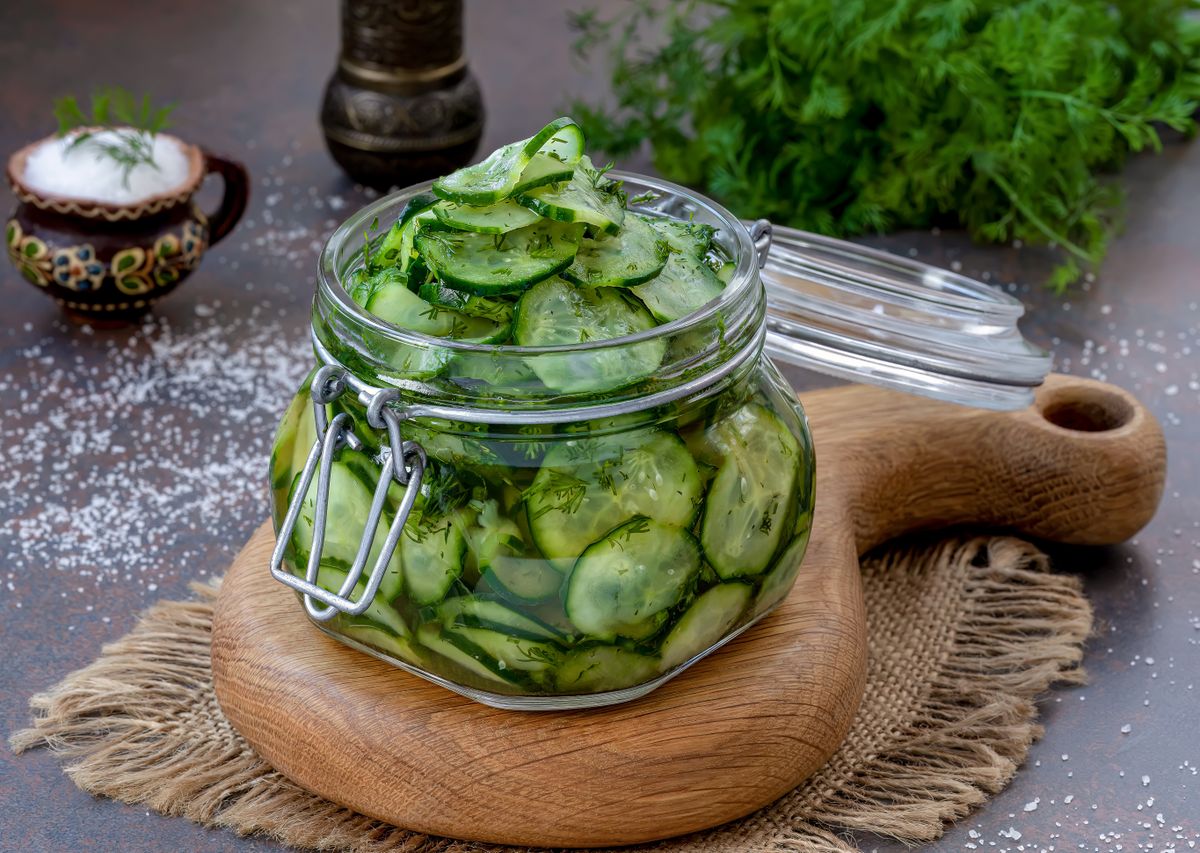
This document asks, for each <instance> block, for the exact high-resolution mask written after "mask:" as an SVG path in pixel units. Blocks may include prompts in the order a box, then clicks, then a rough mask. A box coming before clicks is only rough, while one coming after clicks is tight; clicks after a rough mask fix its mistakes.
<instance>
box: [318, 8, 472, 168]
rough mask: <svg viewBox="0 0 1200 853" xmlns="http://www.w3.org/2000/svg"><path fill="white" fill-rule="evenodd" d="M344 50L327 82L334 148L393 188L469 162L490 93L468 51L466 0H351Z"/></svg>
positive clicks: (327, 119) (348, 164)
mask: <svg viewBox="0 0 1200 853" xmlns="http://www.w3.org/2000/svg"><path fill="white" fill-rule="evenodd" d="M341 7H342V47H341V54H340V55H339V57H338V66H337V70H336V71H334V73H333V76H332V77H331V78H330V79H329V84H328V85H327V86H326V87H325V101H324V103H323V104H322V106H321V127H322V128H323V129H324V131H325V142H326V143H327V144H328V146H329V153H330V154H332V155H333V159H334V160H336V161H337V162H338V165H340V166H341V167H342V168H343V169H345V170H346V172H347V173H348V174H349V175H350V177H352V178H354V179H355V180H356V181H358V182H359V183H362V184H366V185H368V186H372V187H377V188H380V189H385V188H388V187H393V186H401V187H402V186H407V185H408V184H412V183H416V182H418V181H423V180H426V179H428V178H433V177H437V176H438V175H444V174H446V173H447V172H452V171H453V170H455V169H457V168H459V167H460V166H463V165H465V164H467V163H468V162H470V160H471V157H472V156H473V155H474V154H475V149H476V148H478V146H479V138H480V136H481V135H482V133H483V98H482V96H481V95H480V93H479V84H478V83H476V82H475V78H474V76H473V75H472V74H471V72H470V71H469V70H467V61H466V57H464V56H463V49H462V45H463V34H462V21H463V8H462V0H342V4H341Z"/></svg>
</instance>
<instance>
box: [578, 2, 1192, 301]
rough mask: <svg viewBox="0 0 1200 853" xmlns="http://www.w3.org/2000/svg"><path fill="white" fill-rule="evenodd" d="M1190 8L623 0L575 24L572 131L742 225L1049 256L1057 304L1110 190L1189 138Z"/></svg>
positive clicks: (1107, 228)
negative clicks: (1168, 139)
mask: <svg viewBox="0 0 1200 853" xmlns="http://www.w3.org/2000/svg"><path fill="white" fill-rule="evenodd" d="M1197 8H1200V2H1198V0H855V2H845V0H686V2H676V3H661V2H659V3H656V2H653V0H635V2H630V3H628V4H624V5H622V6H621V10H620V11H619V12H618V13H617V17H615V18H602V17H601V16H599V15H598V14H597V13H595V12H585V13H583V14H580V15H577V16H575V17H574V19H573V22H572V23H573V25H574V26H575V27H576V28H577V30H578V31H579V39H578V42H577V48H578V50H579V52H580V55H581V56H584V57H585V58H586V57H588V56H591V55H594V54H595V53H596V52H597V51H599V52H601V53H602V54H603V57H602V61H605V62H607V64H608V66H609V67H610V69H611V75H612V93H613V100H612V101H611V102H609V103H606V104H603V105H594V104H586V103H580V104H575V105H573V106H572V113H573V114H574V115H575V116H576V117H577V118H578V119H579V120H580V122H581V123H582V124H583V125H584V128H585V130H586V131H587V133H588V138H589V139H590V140H592V141H593V142H595V143H596V144H598V145H599V146H600V147H602V148H604V149H605V150H606V151H607V152H609V153H610V154H612V155H614V156H619V155H621V154H624V153H627V152H629V151H631V150H633V149H634V148H636V147H638V146H639V145H640V144H641V143H642V142H643V141H645V140H648V141H649V144H650V147H651V149H652V152H653V156H654V162H655V166H656V167H657V168H658V170H659V171H660V172H662V173H663V174H664V175H665V176H666V177H668V178H671V179H673V180H677V181H680V182H683V183H687V184H692V185H695V186H700V187H703V188H705V189H706V191H708V192H710V193H711V194H712V195H714V196H715V197H717V198H718V199H720V200H721V201H723V202H724V203H726V204H727V205H729V206H730V207H732V208H733V209H734V210H735V211H737V212H738V213H739V214H740V215H742V216H744V217H751V218H753V217H759V216H763V217H767V218H770V219H772V220H773V221H776V222H780V223H786V224H788V225H794V226H796V227H799V228H804V229H808V230H812V231H819V232H822V233H826V234H833V235H840V236H853V235H858V234H865V233H871V232H879V231H885V230H889V229H895V228H929V227H933V226H941V227H964V228H966V229H967V230H968V231H969V232H970V233H971V235H972V236H973V237H975V238H976V239H979V240H984V241H991V242H1006V241H1010V240H1015V239H1020V240H1022V241H1024V242H1026V243H1031V244H1037V243H1040V244H1051V245H1054V246H1057V247H1059V249H1060V250H1061V252H1062V258H1063V261H1064V262H1063V264H1062V265H1061V266H1060V267H1059V268H1058V269H1057V270H1056V271H1055V272H1054V274H1053V276H1052V278H1051V281H1050V285H1051V286H1052V287H1054V288H1055V289H1056V290H1058V291H1059V292H1062V291H1063V290H1065V289H1066V288H1067V287H1068V286H1069V285H1070V284H1071V283H1072V282H1073V281H1075V280H1077V279H1078V277H1079V276H1080V275H1081V274H1082V272H1083V270H1084V269H1085V268H1092V267H1095V266H1096V265H1098V264H1099V263H1100V261H1101V260H1102V259H1103V257H1104V255H1105V252H1106V250H1107V247H1108V244H1109V241H1110V240H1111V238H1112V235H1113V233H1114V231H1115V229H1116V226H1117V224H1118V220H1119V213H1120V207H1121V201H1122V197H1121V193H1120V190H1119V188H1118V187H1117V186H1116V185H1115V183H1114V181H1113V180H1112V179H1111V174H1112V173H1113V172H1115V171H1116V170H1117V169H1119V168H1120V167H1121V165H1122V164H1123V163H1124V161H1125V159H1126V158H1127V156H1128V155H1129V154H1130V153H1131V152H1136V151H1142V150H1145V149H1150V150H1154V151H1157V150H1159V149H1160V147H1161V138H1160V132H1161V130H1162V129H1163V128H1172V129H1174V130H1176V131H1179V132H1183V133H1189V134H1190V133H1191V132H1193V130H1194V128H1195V124H1194V121H1193V113H1194V112H1195V111H1196V108H1197V101H1198V100H1200V61H1198V56H1200V25H1198V24H1197V22H1196V21H1195V20H1193V19H1192V18H1191V17H1190V16H1188V15H1187V14H1186V13H1188V12H1190V11H1192V10H1195V9H1197Z"/></svg>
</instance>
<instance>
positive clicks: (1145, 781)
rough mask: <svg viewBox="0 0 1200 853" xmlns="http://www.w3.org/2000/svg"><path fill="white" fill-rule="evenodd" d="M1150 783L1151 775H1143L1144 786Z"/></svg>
mask: <svg viewBox="0 0 1200 853" xmlns="http://www.w3.org/2000/svg"><path fill="white" fill-rule="evenodd" d="M1149 784H1150V777H1149V776H1143V777H1142V787H1143V788H1145V787H1146V786H1147V785H1149Z"/></svg>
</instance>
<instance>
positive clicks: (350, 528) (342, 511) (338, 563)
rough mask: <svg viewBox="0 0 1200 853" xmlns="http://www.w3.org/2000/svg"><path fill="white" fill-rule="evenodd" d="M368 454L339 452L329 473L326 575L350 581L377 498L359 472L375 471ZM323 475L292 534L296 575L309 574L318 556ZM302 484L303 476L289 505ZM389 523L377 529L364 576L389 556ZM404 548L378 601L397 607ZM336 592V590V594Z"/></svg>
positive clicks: (323, 555) (394, 559)
mask: <svg viewBox="0 0 1200 853" xmlns="http://www.w3.org/2000/svg"><path fill="white" fill-rule="evenodd" d="M374 464H375V463H374V462H372V461H371V459H370V458H369V457H367V456H366V455H365V454H363V453H360V452H358V451H356V450H350V449H348V448H344V449H342V450H341V451H340V452H339V455H338V457H337V458H336V459H335V460H334V462H333V465H332V467H331V468H330V470H329V507H328V514H327V516H326V523H325V540H324V542H323V543H322V546H321V569H320V570H321V571H325V570H326V569H327V568H329V569H332V570H336V571H340V572H342V580H345V577H346V572H347V571H349V569H350V567H351V566H352V565H354V558H355V557H356V556H358V546H359V544H360V543H361V541H362V536H363V532H364V530H365V529H366V523H367V519H368V518H369V517H370V512H371V502H372V499H373V497H374V495H373V494H372V488H371V486H370V485H368V484H367V483H366V482H364V481H363V479H362V477H361V476H360V475H359V473H358V468H359V467H360V466H362V467H369V466H373V465H374ZM319 473H320V472H319V471H318V473H317V474H315V475H313V478H312V481H311V482H310V483H309V488H308V494H306V495H305V496H304V501H303V504H302V506H301V507H300V513H299V515H298V516H297V517H296V526H295V528H294V529H293V531H292V547H293V548H294V550H295V555H296V572H297V574H301V575H302V574H303V573H304V569H305V567H306V566H307V565H308V559H309V555H310V554H311V553H312V544H313V521H314V518H315V514H316V503H317V478H318V476H319ZM299 484H300V474H296V478H295V480H294V481H293V482H292V488H291V493H290V494H289V498H288V500H289V502H290V501H292V500H295V498H296V496H295V491H296V488H297V487H298V486H299ZM387 532H388V520H387V519H380V521H379V523H378V524H377V525H376V527H375V539H374V541H372V543H371V550H370V552H369V553H368V554H367V563H366V566H365V567H364V576H366V575H367V574H368V573H370V572H371V571H372V570H373V569H374V568H375V562H376V561H377V560H378V559H379V555H380V554H381V553H382V552H383V544H384V541H385V540H386V539H387ZM402 561H403V556H402V554H401V548H400V547H399V546H397V548H396V551H395V552H394V553H393V554H392V558H391V560H389V561H388V564H387V567H386V568H385V569H384V576H383V580H382V581H380V585H379V592H378V594H377V596H376V598H377V599H382V600H384V601H391V600H392V599H394V598H395V597H396V596H397V595H398V594H399V593H400V590H401V589H402V587H403V584H404V580H403V574H402V568H401V565H402ZM339 583H340V582H339ZM330 591H331V592H336V591H337V589H336V587H335V588H333V589H331V590H330Z"/></svg>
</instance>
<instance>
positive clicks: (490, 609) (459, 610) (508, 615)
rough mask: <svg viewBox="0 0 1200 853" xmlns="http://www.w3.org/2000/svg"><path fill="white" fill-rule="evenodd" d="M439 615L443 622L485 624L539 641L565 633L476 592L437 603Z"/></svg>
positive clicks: (497, 629) (558, 639) (554, 638)
mask: <svg viewBox="0 0 1200 853" xmlns="http://www.w3.org/2000/svg"><path fill="white" fill-rule="evenodd" d="M438 618H439V619H440V620H441V621H442V623H443V624H444V625H447V626H452V625H467V626H469V627H474V628H487V629H488V630H490V631H499V632H500V633H502V634H509V635H510V636H513V637H524V638H525V639H528V640H538V641H539V642H559V641H561V640H562V639H563V637H564V634H563V632H562V631H560V630H558V629H557V628H554V627H551V626H550V625H548V624H547V623H545V622H543V621H542V620H540V619H535V618H534V617H533V616H530V615H529V614H526V613H518V612H517V611H516V610H513V609H512V608H511V607H506V606H505V605H504V604H502V603H500V602H499V601H495V600H493V599H490V598H481V597H479V596H475V595H460V596H456V597H455V598H448V599H446V600H445V601H444V602H442V604H441V606H440V607H438Z"/></svg>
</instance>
